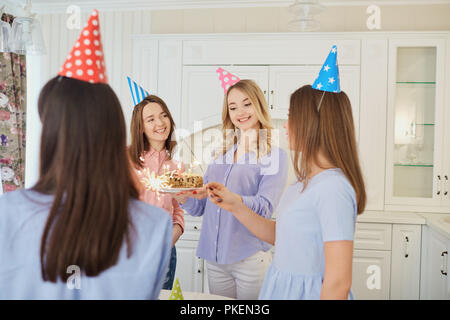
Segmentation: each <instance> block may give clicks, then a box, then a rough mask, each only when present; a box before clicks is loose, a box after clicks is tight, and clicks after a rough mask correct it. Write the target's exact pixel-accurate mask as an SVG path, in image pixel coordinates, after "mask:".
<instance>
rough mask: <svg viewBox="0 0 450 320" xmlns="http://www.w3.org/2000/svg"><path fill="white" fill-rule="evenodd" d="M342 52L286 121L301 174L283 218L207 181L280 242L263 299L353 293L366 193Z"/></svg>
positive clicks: (257, 230) (259, 232)
mask: <svg viewBox="0 0 450 320" xmlns="http://www.w3.org/2000/svg"><path fill="white" fill-rule="evenodd" d="M336 53H337V49H336V47H333V49H332V52H331V53H330V56H329V58H328V59H327V61H326V63H325V64H324V68H323V71H321V73H320V74H319V77H318V79H317V80H316V82H315V83H314V85H313V86H310V85H306V86H303V87H301V88H300V89H298V90H296V91H295V92H294V93H293V94H292V95H291V99H290V107H289V119H288V121H287V122H286V123H285V125H284V127H285V129H286V133H287V138H288V141H289V145H290V149H291V150H292V151H293V152H295V156H294V159H293V165H294V170H295V173H296V176H297V180H298V181H296V182H294V183H293V184H292V185H290V186H289V187H288V189H287V190H286V192H285V194H284V195H283V198H282V199H281V201H280V205H279V207H278V208H277V220H276V222H275V221H270V220H266V219H261V217H260V216H259V215H258V214H257V213H255V212H253V210H251V208H248V207H247V206H245V205H244V204H243V203H242V202H241V201H240V195H238V194H235V193H234V192H232V191H233V190H228V189H229V188H227V187H226V186H224V185H223V184H222V183H217V182H211V183H210V184H208V185H207V186H206V187H207V188H208V190H209V197H210V199H211V201H212V202H213V203H214V204H216V205H217V206H219V207H220V208H222V209H223V210H227V211H229V212H231V213H232V214H233V215H234V216H235V217H236V218H237V219H238V220H239V221H240V222H241V223H242V224H243V225H245V226H246V227H247V228H248V230H250V231H251V232H252V233H253V234H254V235H256V236H257V237H258V238H260V239H262V240H264V241H266V242H269V243H272V244H275V256H274V260H273V263H272V264H271V266H270V268H269V270H268V271H267V275H266V278H265V280H264V284H263V287H262V290H261V293H260V295H259V298H260V299H352V298H353V296H352V293H351V291H350V288H351V282H352V255H353V235H354V229H355V223H356V217H357V215H358V214H361V213H362V212H363V211H364V207H365V203H366V193H365V187H364V181H363V177H362V174H361V169H360V165H359V160H358V151H357V145H356V138H355V133H354V124H353V116H352V108H351V105H350V101H349V99H348V97H347V95H346V94H345V93H344V92H341V91H340V87H339V73H338V68H337V63H336ZM330 66H331V67H330ZM322 72H323V74H322Z"/></svg>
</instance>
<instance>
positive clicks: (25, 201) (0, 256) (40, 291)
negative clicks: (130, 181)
mask: <svg viewBox="0 0 450 320" xmlns="http://www.w3.org/2000/svg"><path fill="white" fill-rule="evenodd" d="M52 203H53V196H51V195H44V194H41V193H39V192H36V191H33V190H30V189H27V190H18V191H13V192H10V193H7V194H5V195H2V196H0V300H2V299H157V298H158V296H159V293H160V291H161V287H162V285H163V281H164V278H165V275H166V273H167V267H168V264H169V257H170V247H171V243H172V221H171V219H170V217H169V215H168V214H167V212H165V211H164V210H162V209H160V208H157V207H155V206H151V205H148V204H146V203H144V202H141V201H138V200H131V201H130V204H129V208H130V209H129V211H130V215H131V221H132V223H133V226H134V229H133V232H131V235H132V237H131V239H132V243H133V247H132V254H131V256H130V257H129V258H128V257H127V246H126V245H123V246H122V250H121V252H120V255H119V259H118V262H117V264H116V265H114V266H112V267H110V268H108V269H107V270H105V271H103V272H102V273H100V274H99V275H98V276H96V277H87V276H85V275H84V274H81V277H80V278H79V279H80V281H79V285H80V287H79V289H78V288H77V287H76V286H75V285H74V283H72V282H70V281H69V282H70V283H65V282H62V281H61V280H59V281H58V282H57V283H53V282H45V281H43V280H42V276H41V264H40V261H41V260H40V246H41V238H42V233H43V230H44V226H45V223H46V220H47V217H48V213H49V210H50V207H51V205H52ZM68 273H69V274H71V275H74V274H75V272H74V270H69V269H68ZM68 284H69V285H68Z"/></svg>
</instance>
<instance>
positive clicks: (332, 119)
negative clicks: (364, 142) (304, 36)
mask: <svg viewBox="0 0 450 320" xmlns="http://www.w3.org/2000/svg"><path fill="white" fill-rule="evenodd" d="M322 97H323V99H322ZM321 99H322V103H321V106H320V109H319V111H318V105H319V103H320V100H321ZM288 126H289V133H290V135H292V136H293V138H294V140H293V141H294V150H295V151H296V152H295V155H294V160H293V165H294V170H295V174H296V175H297V178H298V180H299V181H302V182H303V183H304V185H305V188H306V187H307V184H308V175H309V173H310V166H311V163H313V162H314V163H316V164H317V165H320V163H319V162H318V159H317V156H318V154H319V151H321V152H322V153H323V155H324V156H325V157H326V158H327V159H328V161H329V162H331V164H332V165H333V166H334V167H336V168H340V169H341V170H342V171H343V172H344V174H345V176H346V177H347V179H348V180H349V181H350V183H351V185H352V187H353V189H354V190H355V193H356V201H357V204H358V214H361V213H362V212H363V211H364V208H365V206H366V191H365V187H364V179H363V176H362V173H361V168H360V165H359V157H358V150H357V145H356V138H355V128H354V124H353V115H352V108H351V104H350V100H349V98H348V97H347V95H346V94H345V92H343V91H342V92H340V93H330V92H325V94H324V92H323V91H318V90H315V89H313V88H312V87H311V86H310V85H305V86H303V87H301V88H299V89H297V90H296V91H295V92H294V93H293V94H292V95H291V99H290V106H289V120H288ZM323 169H326V168H323Z"/></svg>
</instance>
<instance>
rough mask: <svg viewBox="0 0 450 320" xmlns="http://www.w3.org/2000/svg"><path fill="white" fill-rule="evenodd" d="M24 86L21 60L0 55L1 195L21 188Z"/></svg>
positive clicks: (9, 20)
mask: <svg viewBox="0 0 450 320" xmlns="http://www.w3.org/2000/svg"><path fill="white" fill-rule="evenodd" d="M1 19H2V20H3V21H6V22H8V23H10V24H12V21H13V19H14V18H13V17H12V16H10V15H7V14H3V15H2V17H1ZM26 83H27V81H26V60H25V56H23V55H18V54H15V53H9V52H0V168H1V171H0V172H1V182H2V185H3V192H4V193H5V192H9V191H13V190H16V189H18V188H23V186H24V177H25V120H26ZM0 186H1V184H0Z"/></svg>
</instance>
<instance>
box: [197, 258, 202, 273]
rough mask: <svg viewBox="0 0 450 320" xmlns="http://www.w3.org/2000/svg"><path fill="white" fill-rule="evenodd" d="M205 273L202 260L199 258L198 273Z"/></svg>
mask: <svg viewBox="0 0 450 320" xmlns="http://www.w3.org/2000/svg"><path fill="white" fill-rule="evenodd" d="M202 272H203V261H202V259H200V258H197V273H202Z"/></svg>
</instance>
